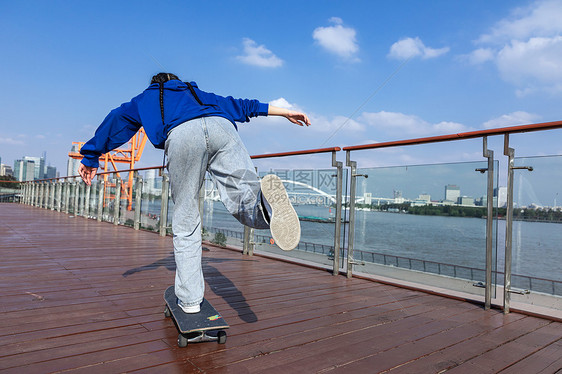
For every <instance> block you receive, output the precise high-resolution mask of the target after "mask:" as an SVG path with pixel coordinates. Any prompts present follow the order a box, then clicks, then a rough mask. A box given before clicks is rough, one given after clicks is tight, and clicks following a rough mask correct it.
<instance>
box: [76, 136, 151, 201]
mask: <svg viewBox="0 0 562 374" xmlns="http://www.w3.org/2000/svg"><path fill="white" fill-rule="evenodd" d="M147 139H148V138H147V136H146V133H145V132H144V128H142V127H141V129H140V130H139V131H138V132H137V133H136V134H135V135H134V136H133V137H132V138H131V139H130V140H129V141H128V142H127V143H126V144H125V145H124V146H122V147H120V148H116V149H114V150H111V151H109V152H107V153H105V154H103V155H101V156H100V159H99V160H100V163H103V171H104V172H108V171H111V170H109V166H110V165H111V166H113V171H117V164H127V166H128V169H134V168H135V162H137V161H139V160H140V158H141V156H142V152H143V151H144V146H145V145H146V141H147ZM84 144H86V143H85V142H72V145H76V146H77V147H76V148H77V150H76V151H71V152H69V153H68V157H70V158H74V159H78V160H81V159H82V158H84V156H82V155H81V154H80V149H82V146H83V145H84ZM76 148H75V147H73V149H76ZM100 166H101V165H100ZM116 174H117V177H118V178H121V175H119V173H116ZM107 177H108V174H104V175H103V180H104V181H105V183H104V194H103V195H104V201H105V198H106V192H107V188H108V187H112V186H113V187H114V186H115V184H112V186H110V185H109V183H108V182H107V179H108V178H107ZM121 192H122V193H121V199H126V200H127V209H128V210H132V206H133V173H129V178H128V180H127V182H126V183H122V184H121ZM104 205H105V203H104Z"/></svg>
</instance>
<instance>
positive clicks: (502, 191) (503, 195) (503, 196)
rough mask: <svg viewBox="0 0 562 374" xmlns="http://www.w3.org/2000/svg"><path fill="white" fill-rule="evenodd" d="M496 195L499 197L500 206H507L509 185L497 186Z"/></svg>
mask: <svg viewBox="0 0 562 374" xmlns="http://www.w3.org/2000/svg"><path fill="white" fill-rule="evenodd" d="M494 197H495V198H496V199H497V200H496V201H497V203H498V208H505V207H506V206H507V187H498V188H495V189H494Z"/></svg>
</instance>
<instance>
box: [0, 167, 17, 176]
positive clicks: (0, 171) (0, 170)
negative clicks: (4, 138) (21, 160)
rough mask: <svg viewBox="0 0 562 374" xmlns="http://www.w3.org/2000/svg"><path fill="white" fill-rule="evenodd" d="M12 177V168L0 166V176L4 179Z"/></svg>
mask: <svg viewBox="0 0 562 374" xmlns="http://www.w3.org/2000/svg"><path fill="white" fill-rule="evenodd" d="M12 175H14V171H13V170H12V168H11V167H10V166H8V165H4V164H0V176H2V177H5V176H9V177H11V176H12Z"/></svg>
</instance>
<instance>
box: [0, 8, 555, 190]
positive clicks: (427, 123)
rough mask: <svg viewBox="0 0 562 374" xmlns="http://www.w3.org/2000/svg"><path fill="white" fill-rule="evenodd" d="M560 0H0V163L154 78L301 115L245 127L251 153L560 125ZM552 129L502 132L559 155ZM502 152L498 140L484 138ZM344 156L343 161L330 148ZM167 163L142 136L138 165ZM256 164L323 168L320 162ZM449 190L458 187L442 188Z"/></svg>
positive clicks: (51, 160)
mask: <svg viewBox="0 0 562 374" xmlns="http://www.w3.org/2000/svg"><path fill="white" fill-rule="evenodd" d="M560 19H562V1H561V0H543V1H528V0H512V1H498V0H494V1H490V0H473V1H464V2H461V1H449V0H434V1H424V2H417V1H411V0H410V1H408V0H388V1H347V2H343V1H334V0H326V1H293V0H287V1H283V2H264V1H236V2H234V1H221V0H217V1H214V2H212V3H211V2H202V1H158V2H156V1H113V0H112V1H104V0H101V1H81V0H76V1H56V0H55V1H25V0H23V1H7V0H0V51H1V52H0V53H1V56H2V58H0V68H1V71H2V73H3V74H2V88H1V89H0V157H1V159H2V163H4V164H8V165H11V166H13V162H14V160H16V159H19V158H21V157H23V156H41V155H42V153H43V152H46V153H47V163H48V164H50V165H52V166H56V167H57V169H58V170H59V171H60V172H61V175H66V160H67V153H68V151H69V150H70V147H71V145H72V142H73V141H87V140H88V139H90V138H91V137H92V136H93V133H94V131H95V129H96V128H97V126H98V125H99V124H100V123H101V121H102V120H103V119H104V117H105V116H106V115H107V113H109V111H110V110H111V109H113V108H115V107H118V106H119V105H120V104H121V103H123V102H127V101H129V100H130V99H131V98H132V97H134V96H136V95H138V94H139V93H140V92H142V91H143V90H144V89H145V88H146V87H147V86H148V82H149V80H150V77H151V76H152V75H154V74H156V73H158V72H161V71H168V72H173V73H175V74H177V75H178V76H179V77H180V78H181V79H183V80H190V81H196V82H197V83H198V85H199V87H200V88H201V89H203V90H205V91H210V92H214V93H216V94H220V95H223V96H228V95H231V96H234V97H239V98H251V99H259V100H260V101H262V102H269V103H271V104H274V105H277V106H282V107H287V108H290V109H297V110H302V111H305V112H306V113H307V114H308V115H309V117H310V119H311V121H312V126H310V127H309V128H304V127H302V128H301V127H298V126H295V125H293V124H291V123H290V122H288V121H286V120H284V119H282V118H273V117H271V118H265V117H260V118H256V119H253V120H252V121H251V122H250V123H245V124H241V125H240V126H239V132H240V135H241V137H242V139H243V140H244V142H245V144H246V146H247V148H248V151H249V152H250V154H253V155H255V154H264V153H271V152H286V151H294V150H303V149H313V148H321V147H333V146H340V147H343V146H348V145H357V144H368V143H375V142H384V141H391V140H401V139H410V138H417V137H426V136H433V135H444V134H452V133H458V132H464V131H473V130H480V129H488V128H497V127H505V126H511V125H519V124H529V123H538V122H549V121H558V120H562V114H561V110H560V108H561V107H562V106H561V105H560V100H561V99H562V63H560V61H562V23H561V22H560V21H559V20H560ZM561 134H562V130H552V131H546V132H541V133H531V134H523V135H513V136H512V138H511V146H512V147H514V148H515V149H516V155H518V156H533V155H552V154H562V142H560V139H561ZM489 145H490V147H492V149H494V151H495V155H496V159H499V160H500V162H501V163H505V161H503V159H505V157H504V156H503V138H502V137H494V138H491V139H490V140H489ZM338 157H339V158H340V159H341V160H342V161H344V160H345V155H344V154H343V153H342V154H341V155H339V156H338ZM354 158H355V159H356V160H357V161H358V163H359V165H360V167H361V166H363V167H374V166H388V165H407V164H425V163H442V162H452V161H462V162H467V161H481V160H482V144H481V141H479V140H471V141H461V142H455V143H448V144H433V145H427V146H413V147H402V148H395V149H386V150H380V151H361V152H357V153H354ZM161 163H162V151H160V150H155V149H154V148H153V147H152V146H151V145H147V146H146V148H145V151H144V154H143V156H142V158H141V161H140V163H138V164H137V166H139V167H147V166H156V165H160V164H161ZM259 163H260V165H262V166H261V167H265V168H267V167H271V168H273V167H282V166H283V165H284V166H290V167H298V166H301V165H313V166H314V167H323V166H322V165H324V166H326V167H328V166H329V165H330V158H329V156H313V157H307V158H303V157H301V158H295V157H292V158H288V159H284V160H280V159H275V160H274V161H273V160H269V161H268V160H266V161H260V162H259ZM452 183H454V182H452Z"/></svg>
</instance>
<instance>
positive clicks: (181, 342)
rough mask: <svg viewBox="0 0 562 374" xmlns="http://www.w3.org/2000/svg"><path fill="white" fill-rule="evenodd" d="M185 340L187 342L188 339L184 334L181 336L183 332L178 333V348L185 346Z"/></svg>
mask: <svg viewBox="0 0 562 374" xmlns="http://www.w3.org/2000/svg"><path fill="white" fill-rule="evenodd" d="M187 342H188V340H187V338H186V337H185V336H183V334H179V335H178V347H180V348H185V347H187Z"/></svg>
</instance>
